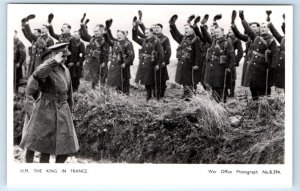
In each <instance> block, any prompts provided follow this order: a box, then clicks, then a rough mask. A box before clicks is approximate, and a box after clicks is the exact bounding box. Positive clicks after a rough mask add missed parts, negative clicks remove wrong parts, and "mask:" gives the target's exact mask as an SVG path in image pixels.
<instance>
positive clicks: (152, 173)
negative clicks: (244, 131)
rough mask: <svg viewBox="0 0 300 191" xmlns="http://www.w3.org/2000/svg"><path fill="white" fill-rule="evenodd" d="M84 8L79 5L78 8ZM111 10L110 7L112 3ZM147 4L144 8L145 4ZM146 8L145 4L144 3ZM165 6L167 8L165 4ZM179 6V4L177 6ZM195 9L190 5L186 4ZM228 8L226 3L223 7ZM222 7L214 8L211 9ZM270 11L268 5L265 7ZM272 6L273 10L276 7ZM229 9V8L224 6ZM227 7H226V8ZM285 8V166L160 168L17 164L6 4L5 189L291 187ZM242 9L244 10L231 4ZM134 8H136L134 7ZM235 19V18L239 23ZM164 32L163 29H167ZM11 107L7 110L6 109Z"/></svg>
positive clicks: (289, 24) (289, 23)
mask: <svg viewBox="0 0 300 191" xmlns="http://www.w3.org/2000/svg"><path fill="white" fill-rule="evenodd" d="M79 6H84V5H79ZM111 6H113V5H111ZM144 6H147V5H144ZM149 6H150V5H149ZM168 6H169V5H168ZM179 6H180V5H179ZM190 6H195V5H190ZM226 6H229V5H226ZM222 7H223V8H224V6H220V5H215V6H214V8H216V9H218V8H222ZM259 7H261V6H259ZM265 7H266V9H272V6H265ZM276 7H277V6H276ZM226 8H228V7H226ZM230 8H231V6H230ZM282 8H284V9H286V36H287V38H286V95H285V96H286V107H285V109H286V110H285V114H286V115H285V117H286V121H285V133H286V140H285V143H286V144H285V152H286V153H285V164H283V165H232V164H230V165H161V164H157V165H154V164H143V165H137V164H37V163H34V164H25V163H24V164H23V163H22V164H21V163H15V162H14V156H13V141H12V140H13V107H12V105H13V88H12V87H13V75H12V74H13V41H12V39H13V33H12V31H13V28H12V22H10V19H12V18H13V16H14V15H13V14H14V12H13V10H14V5H13V4H8V5H7V14H8V15H7V59H8V60H7V76H8V77H7V105H8V107H7V185H8V186H9V187H19V188H24V187H44V188H55V187H62V186H63V187H69V188H86V186H88V187H89V188H91V187H101V188H112V187H113V188H124V187H129V188H141V187H148V188H199V187H214V188H217V187H247V188H248V187H249V188H257V187H276V188H280V187H285V188H286V187H291V186H292V146H293V145H292V127H293V126H292V125H293V124H292V122H293V115H292V113H293V101H292V100H293V67H292V66H293V7H292V6H283V7H282ZM231 9H232V10H233V9H236V10H238V9H244V10H246V9H247V6H232V8H231ZM136 10H138V8H136ZM238 19H239V18H237V20H238ZM166 32H167V31H166ZM9 106H11V107H9ZM35 168H40V169H43V171H45V170H46V169H53V168H55V169H58V170H59V171H60V170H61V169H66V170H67V171H69V170H70V169H78V168H80V169H82V168H84V169H87V170H88V174H72V173H67V175H65V174H62V173H57V174H45V173H43V174H33V173H30V174H26V173H19V171H20V169H29V170H30V171H32V170H33V169H35ZM209 169H213V170H218V171H220V170H222V169H224V170H225V169H226V170H232V171H233V172H234V171H236V170H238V169H239V170H257V171H261V170H280V171H281V175H261V176H253V175H235V174H233V175H224V174H220V173H219V174H217V175H212V174H209V173H208V170H209Z"/></svg>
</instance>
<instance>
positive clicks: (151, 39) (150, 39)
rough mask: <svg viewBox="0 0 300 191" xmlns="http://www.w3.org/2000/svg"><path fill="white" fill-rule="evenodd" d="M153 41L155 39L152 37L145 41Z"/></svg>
mask: <svg viewBox="0 0 300 191" xmlns="http://www.w3.org/2000/svg"><path fill="white" fill-rule="evenodd" d="M154 39H155V37H154V36H153V37H151V38H149V39H146V42H152V41H154Z"/></svg>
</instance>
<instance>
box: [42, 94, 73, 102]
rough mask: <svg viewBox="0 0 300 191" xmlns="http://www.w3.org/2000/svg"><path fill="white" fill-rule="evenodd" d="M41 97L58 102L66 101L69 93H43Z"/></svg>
mask: <svg viewBox="0 0 300 191" xmlns="http://www.w3.org/2000/svg"><path fill="white" fill-rule="evenodd" d="M41 99H47V100H53V101H57V102H66V101H67V100H68V95H67V94H66V93H64V94H53V93H44V92H42V93H41Z"/></svg>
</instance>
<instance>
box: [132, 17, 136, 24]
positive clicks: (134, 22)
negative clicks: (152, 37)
mask: <svg viewBox="0 0 300 191" xmlns="http://www.w3.org/2000/svg"><path fill="white" fill-rule="evenodd" d="M136 21H137V17H136V16H135V17H133V20H132V26H136V25H137V23H136Z"/></svg>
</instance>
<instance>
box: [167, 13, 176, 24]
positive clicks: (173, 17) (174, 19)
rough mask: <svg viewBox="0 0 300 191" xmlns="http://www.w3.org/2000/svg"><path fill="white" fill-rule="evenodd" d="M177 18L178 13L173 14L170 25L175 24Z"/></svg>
mask: <svg viewBox="0 0 300 191" xmlns="http://www.w3.org/2000/svg"><path fill="white" fill-rule="evenodd" d="M177 19H178V15H173V16H172V17H171V18H170V20H169V23H170V25H175V22H176V20H177Z"/></svg>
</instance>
